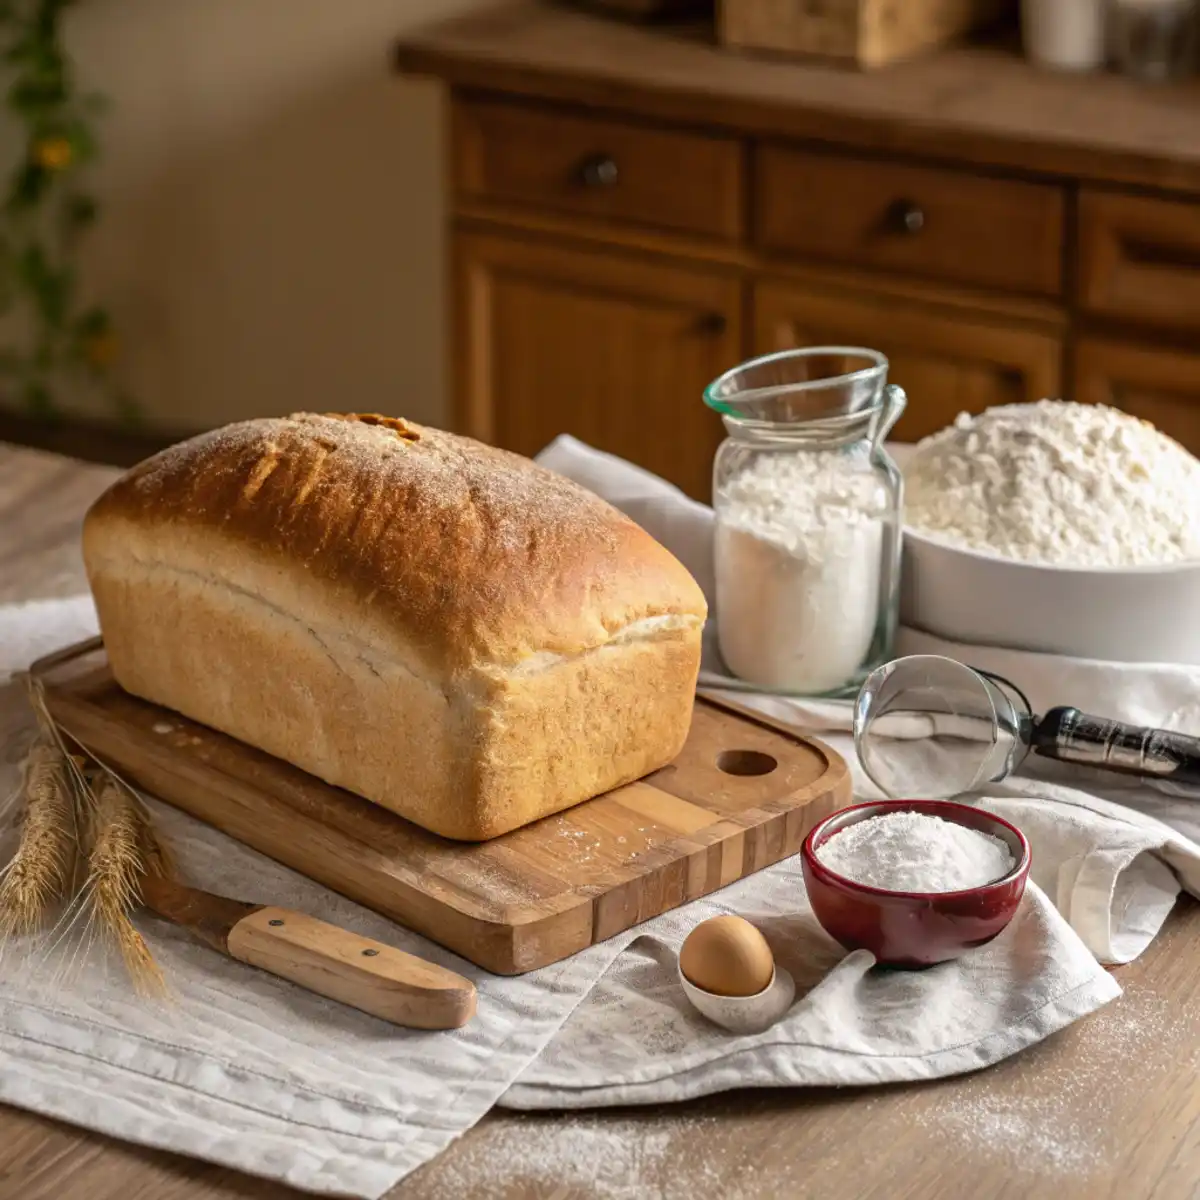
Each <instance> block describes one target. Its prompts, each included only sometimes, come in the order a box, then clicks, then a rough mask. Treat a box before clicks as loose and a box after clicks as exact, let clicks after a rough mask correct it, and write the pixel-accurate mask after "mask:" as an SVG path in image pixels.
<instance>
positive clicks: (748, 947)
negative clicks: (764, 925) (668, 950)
mask: <svg viewBox="0 0 1200 1200" xmlns="http://www.w3.org/2000/svg"><path fill="white" fill-rule="evenodd" d="M679 969H680V970H681V971H682V972H683V974H684V976H685V977H686V978H687V980H688V982H689V983H691V984H692V985H693V986H695V987H698V988H700V989H701V990H702V991H705V992H711V993H712V994H713V995H714V996H756V995H758V993H759V992H761V991H762V990H763V989H764V988H765V987H766V986H767V985H768V984H769V983H770V982H771V974H772V972H773V971H774V970H775V958H774V956H773V955H772V954H771V947H770V946H768V945H767V939H766V938H765V937H763V935H762V934H761V933H759V931H758V930H757V929H755V928H754V926H753V925H751V924H750V922H749V921H744V920H742V918H741V917H712V918H710V919H709V920H707V921H701V922H700V924H699V925H697V926H696V928H695V929H693V930H692V932H691V933H689V934H688V935H687V940H686V941H685V942H684V943H683V948H682V949H681V950H680V951H679Z"/></svg>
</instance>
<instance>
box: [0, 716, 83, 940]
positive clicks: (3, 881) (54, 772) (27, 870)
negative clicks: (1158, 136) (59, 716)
mask: <svg viewBox="0 0 1200 1200" xmlns="http://www.w3.org/2000/svg"><path fill="white" fill-rule="evenodd" d="M65 759H66V756H65V755H64V754H63V752H62V748H61V746H60V745H59V744H58V743H57V742H55V741H54V740H53V739H52V738H49V737H47V736H46V735H45V734H43V735H42V736H41V737H39V738H38V740H37V741H36V742H34V744H33V746H32V748H31V749H30V751H29V756H28V757H27V758H26V760H25V778H24V783H23V786H22V796H23V800H24V808H23V812H22V815H21V834H20V841H19V842H18V844H17V850H16V853H15V854H14V855H13V858H12V860H11V861H10V862H9V864H8V866H7V867H6V868H5V869H4V872H3V874H2V876H0V944H3V943H4V942H6V941H7V940H8V939H10V938H12V937H19V936H23V935H26V934H30V933H34V932H35V931H36V930H37V929H38V928H39V927H40V926H41V925H42V924H43V922H44V921H45V919H46V916H47V914H48V913H49V912H50V910H51V908H52V907H53V906H54V904H55V902H56V901H57V900H59V899H61V898H62V897H63V896H64V895H65V894H66V892H67V891H68V890H69V889H68V883H69V881H70V877H71V873H72V871H73V870H74V865H75V847H76V822H75V809H74V801H73V799H72V789H71V786H70V783H69V782H68V774H67V765H66V761H65Z"/></svg>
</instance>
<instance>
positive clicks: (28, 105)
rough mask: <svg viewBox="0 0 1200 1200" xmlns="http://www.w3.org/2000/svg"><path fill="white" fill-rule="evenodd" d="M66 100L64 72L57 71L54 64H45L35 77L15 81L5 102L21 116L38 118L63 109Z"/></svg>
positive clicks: (28, 76) (30, 76) (22, 77)
mask: <svg viewBox="0 0 1200 1200" xmlns="http://www.w3.org/2000/svg"><path fill="white" fill-rule="evenodd" d="M66 98H67V88H66V83H65V81H64V79H63V77H62V71H61V70H60V69H55V67H54V65H53V64H52V63H43V64H40V67H39V70H38V72H37V73H36V74H35V75H23V76H21V77H20V78H18V79H16V80H14V81H13V83H12V85H11V86H10V87H9V89H8V95H7V96H6V97H5V100H6V102H7V104H8V107H9V108H11V109H12V110H13V112H15V113H17V114H19V115H20V116H23V117H38V116H44V115H45V114H47V113H50V112H53V111H55V110H56V109H59V108H61V107H62V105H63V102H64V101H65V100H66Z"/></svg>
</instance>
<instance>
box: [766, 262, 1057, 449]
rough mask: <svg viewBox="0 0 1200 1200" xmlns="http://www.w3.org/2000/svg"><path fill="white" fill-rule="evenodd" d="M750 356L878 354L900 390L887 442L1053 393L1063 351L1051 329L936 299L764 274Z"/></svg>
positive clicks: (904, 439) (908, 438)
mask: <svg viewBox="0 0 1200 1200" xmlns="http://www.w3.org/2000/svg"><path fill="white" fill-rule="evenodd" d="M754 331H755V352H756V353H759V354H768V353H770V352H772V351H775V350H784V349H788V348H789V347H792V346H805V345H821V344H833V345H859V346H871V347H873V348H875V349H877V350H881V351H883V353H884V354H886V355H887V356H888V359H889V362H890V364H891V365H890V370H889V376H888V377H889V379H890V380H891V382H893V383H896V384H899V385H900V386H901V387H902V388H904V390H905V391H906V392H907V394H908V408H907V409H906V410H905V413H904V416H903V417H902V418H901V419H900V421H899V422H898V423H897V425H896V429H895V439H896V440H897V441H902V442H913V441H917V440H918V439H920V438H922V437H925V436H926V435H927V434H930V433H934V432H935V431H937V430H938V429H942V428H943V427H945V426H946V425H947V424H949V423H950V422H951V421H953V420H954V418H955V417H956V416H957V415H958V414H959V413H960V412H963V411H967V412H973V413H979V412H982V411H983V410H984V409H986V408H989V407H991V406H992V405H995V404H1011V403H1021V402H1024V401H1033V400H1040V399H1041V398H1042V397H1043V396H1057V395H1059V394H1060V384H1061V380H1062V376H1061V358H1062V348H1061V341H1060V337H1059V333H1058V331H1057V330H1056V329H1054V328H1053V327H1046V326H1041V325H1037V324H1025V323H1021V322H1016V321H1001V320H999V319H997V318H994V317H986V318H985V317H974V316H972V315H970V314H968V313H966V312H961V311H956V310H955V309H953V308H948V307H944V306H941V305H937V304H927V305H922V304H920V303H910V304H905V305H897V304H896V303H894V302H893V301H891V300H890V299H888V298H887V297H885V296H879V295H877V294H875V293H872V292H856V291H852V290H846V291H841V290H834V289H832V288H830V287H829V286H828V283H827V282H825V281H824V280H821V281H814V282H812V283H809V284H803V283H801V282H799V281H798V280H793V281H788V282H782V281H773V280H767V281H764V282H763V283H761V284H759V285H758V286H757V287H756V288H755V291H754Z"/></svg>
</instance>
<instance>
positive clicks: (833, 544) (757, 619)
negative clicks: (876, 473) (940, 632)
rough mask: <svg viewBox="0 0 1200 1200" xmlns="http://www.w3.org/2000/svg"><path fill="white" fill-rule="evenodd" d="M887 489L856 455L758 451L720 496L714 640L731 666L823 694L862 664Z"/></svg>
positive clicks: (769, 682) (769, 683) (872, 623)
mask: <svg viewBox="0 0 1200 1200" xmlns="http://www.w3.org/2000/svg"><path fill="white" fill-rule="evenodd" d="M889 511H890V506H889V502H888V497H887V496H886V494H885V492H884V489H883V488H882V487H881V486H880V485H879V483H878V481H877V480H876V479H875V478H873V477H872V476H870V475H868V474H864V472H863V470H862V467H861V464H860V463H859V462H857V461H856V460H855V459H854V458H852V457H846V456H842V455H839V454H836V453H822V454H801V455H763V456H762V457H760V458H758V459H756V460H755V461H754V462H753V463H752V464H750V465H749V466H748V467H747V468H746V469H745V470H743V471H741V472H740V473H739V474H737V475H735V476H734V477H733V478H731V479H729V480H727V481H726V482H725V483H724V484H723V485H722V487H721V489H720V495H719V496H718V497H717V504H716V512H717V521H716V538H715V544H714V552H715V560H716V572H717V637H718V641H719V643H720V647H721V656H722V658H724V660H725V663H726V666H728V668H729V670H730V671H732V672H733V674H734V675H736V676H738V677H739V678H740V679H743V680H745V681H746V682H748V683H752V684H755V685H756V686H758V687H762V688H767V689H772V690H781V691H798V692H809V693H820V692H828V691H833V690H835V689H838V688H841V687H843V686H844V685H845V684H846V683H847V682H848V681H850V680H851V679H853V677H854V676H855V674H856V672H858V670H859V668H860V667H861V666H862V665H863V664H864V662H866V661H867V659H868V656H869V655H870V652H871V647H872V643H873V642H874V640H875V635H876V631H877V627H878V623H879V617H880V612H881V607H882V605H883V604H885V603H886V602H887V601H886V598H884V597H881V595H880V589H881V586H882V579H881V577H882V575H883V555H884V550H885V538H886V537H887V535H888V529H887V526H888V513H889Z"/></svg>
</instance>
